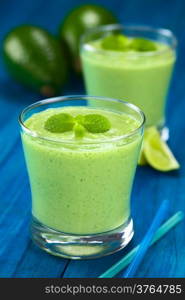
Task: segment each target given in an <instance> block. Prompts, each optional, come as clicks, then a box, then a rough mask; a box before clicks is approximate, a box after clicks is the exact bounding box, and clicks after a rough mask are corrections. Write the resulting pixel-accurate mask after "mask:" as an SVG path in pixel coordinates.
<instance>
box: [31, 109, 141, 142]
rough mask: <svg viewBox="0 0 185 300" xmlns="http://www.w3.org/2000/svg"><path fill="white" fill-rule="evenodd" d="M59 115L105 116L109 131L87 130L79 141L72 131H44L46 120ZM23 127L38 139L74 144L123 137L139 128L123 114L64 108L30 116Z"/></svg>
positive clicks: (137, 122)
mask: <svg viewBox="0 0 185 300" xmlns="http://www.w3.org/2000/svg"><path fill="white" fill-rule="evenodd" d="M60 113H68V114H70V115H71V116H73V117H74V118H75V117H77V116H79V115H80V116H81V115H82V116H85V115H89V114H100V115H101V116H105V117H106V118H107V119H108V120H109V121H110V124H111V127H110V130H108V131H106V132H104V133H91V132H88V131H87V130H86V131H85V134H84V137H83V139H82V140H81V141H79V140H77V139H76V138H75V135H74V132H73V131H72V130H69V131H66V132H62V133H53V132H50V131H48V130H46V129H45V122H46V121H47V119H48V118H49V117H51V116H53V115H56V114H60ZM25 125H26V126H27V127H28V128H29V129H30V130H32V131H34V132H35V133H36V134H38V135H39V136H40V137H44V138H49V139H53V140H57V141H61V142H62V141H63V142H65V140H69V141H71V142H75V143H78V142H80V143H84V142H91V141H92V142H93V141H94V142H96V141H97V142H102V141H106V140H110V139H115V138H116V137H117V138H119V137H121V136H123V135H126V134H130V133H131V132H132V131H134V130H135V129H136V128H138V126H139V121H138V120H136V119H134V118H133V117H132V116H130V115H128V114H125V113H122V114H120V113H116V112H113V111H109V110H103V109H93V108H85V107H80V106H76V107H66V108H65V107H64V108H51V109H47V110H45V111H43V112H40V113H37V114H34V115H32V117H31V118H29V119H28V120H27V121H26V122H25Z"/></svg>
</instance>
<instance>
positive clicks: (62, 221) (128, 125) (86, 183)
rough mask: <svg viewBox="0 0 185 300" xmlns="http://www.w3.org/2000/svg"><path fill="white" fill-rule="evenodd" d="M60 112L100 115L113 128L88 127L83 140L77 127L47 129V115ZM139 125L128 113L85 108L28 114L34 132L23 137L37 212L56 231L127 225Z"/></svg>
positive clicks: (86, 231) (94, 230)
mask: <svg viewBox="0 0 185 300" xmlns="http://www.w3.org/2000/svg"><path fill="white" fill-rule="evenodd" d="M61 112H62V113H68V114H70V115H71V116H73V117H76V116H78V115H80V116H81V117H82V116H86V115H88V114H101V116H104V117H106V118H107V119H108V120H109V122H110V129H109V130H107V131H106V132H103V133H92V132H88V131H87V130H86V131H85V133H84V136H83V138H76V136H75V135H74V132H73V131H67V132H63V133H53V132H50V131H48V130H47V129H46V127H45V124H46V121H47V120H48V118H49V117H51V116H53V115H55V114H59V113H61ZM140 125H141V124H139V121H138V120H137V119H135V118H134V117H133V116H131V115H129V114H126V113H118V112H114V111H110V110H108V109H100V108H98V109H95V108H90V107H81V106H75V107H74V106H71V107H70V106H69V107H63V108H50V109H46V110H44V111H42V112H39V113H35V114H33V115H32V116H31V117H30V118H28V119H27V120H26V121H25V126H26V127H27V128H28V129H29V130H31V131H32V132H33V133H35V136H31V135H30V134H27V133H26V132H24V133H22V141H23V146H24V152H25V157H26V163H27V167H28V172H29V178H30V183H31V191H32V203H33V208H32V212H33V216H34V217H35V218H36V219H37V220H38V221H39V222H41V223H42V224H44V225H46V226H48V227H50V228H52V229H54V230H58V231H61V232H64V233H72V234H93V233H101V232H106V231H110V230H112V229H114V228H117V227H118V226H120V225H122V224H124V222H126V221H127V220H128V218H129V216H130V193H131V187H132V182H133V178H134V173H135V168H136V165H137V161H138V154H139V151H140V145H141V139H142V136H141V133H139V132H137V130H136V129H137V128H138V127H139V126H140ZM135 130H136V131H135ZM132 132H133V133H132ZM131 133H132V134H131ZM126 135H127V136H126Z"/></svg>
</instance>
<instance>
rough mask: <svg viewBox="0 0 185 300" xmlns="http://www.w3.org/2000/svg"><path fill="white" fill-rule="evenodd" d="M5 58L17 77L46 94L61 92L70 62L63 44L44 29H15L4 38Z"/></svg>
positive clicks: (30, 27) (29, 26) (27, 27)
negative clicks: (67, 61)
mask: <svg viewBox="0 0 185 300" xmlns="http://www.w3.org/2000/svg"><path fill="white" fill-rule="evenodd" d="M3 57H4V61H5V64H6V66H7V69H8V70H9V72H10V73H11V74H12V76H13V77H14V78H15V79H16V80H18V81H19V82H20V83H22V84H24V85H26V86H28V87H30V88H32V89H34V90H35V91H37V92H40V93H41V94H43V95H46V96H52V95H55V94H57V93H58V92H59V90H60V88H61V86H62V85H63V84H64V83H65V81H66V77H67V64H66V59H65V56H64V53H63V52H62V48H61V44H60V42H59V41H58V40H57V39H56V38H55V37H53V36H52V35H51V34H49V33H48V32H47V31H46V30H44V29H42V28H39V27H36V26H31V25H22V26H19V27H16V28H14V29H13V30H12V31H11V32H10V33H8V34H7V36H6V37H5V39H4V41H3Z"/></svg>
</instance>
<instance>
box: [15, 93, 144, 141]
mask: <svg viewBox="0 0 185 300" xmlns="http://www.w3.org/2000/svg"><path fill="white" fill-rule="evenodd" d="M68 100H71V101H72V100H102V101H108V102H117V103H121V104H123V105H125V106H127V107H129V108H130V109H131V110H132V111H135V112H136V113H138V114H139V115H140V116H141V121H140V122H139V125H138V127H136V128H135V129H134V130H131V131H130V132H129V133H127V134H123V135H120V136H118V137H115V138H107V139H105V140H103V141H101V140H94V141H83V139H82V141H81V142H80V143H79V142H78V144H79V145H88V144H94V145H95V144H105V143H110V142H117V141H119V140H122V139H125V138H128V137H131V136H133V135H135V134H136V133H137V132H138V131H139V130H141V129H142V127H143V126H144V123H145V119H146V118H145V114H144V113H143V111H142V110H141V109H140V108H139V107H137V106H136V105H134V104H132V103H129V102H126V101H123V100H120V99H114V98H109V97H102V96H89V95H69V96H57V97H51V98H46V99H43V100H40V101H37V102H34V103H32V104H30V105H28V106H27V107H25V108H24V109H23V110H22V111H21V113H20V114H19V117H18V121H19V125H20V127H21V129H22V130H23V132H25V133H26V134H28V135H30V136H32V137H34V138H38V139H41V140H44V141H48V142H55V143H59V144H60V143H61V144H77V141H76V140H69V139H66V138H63V139H59V140H58V139H55V138H52V137H51V138H50V137H44V136H42V135H39V134H38V133H37V132H36V131H34V130H31V129H29V128H28V127H27V126H26V125H25V121H24V120H23V119H24V115H25V114H26V113H27V112H29V111H31V110H32V109H34V108H36V107H41V106H44V105H47V104H52V103H59V102H63V101H68ZM66 107H67V106H66Z"/></svg>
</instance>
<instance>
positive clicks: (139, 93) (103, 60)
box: [80, 25, 177, 130]
mask: <svg viewBox="0 0 185 300" xmlns="http://www.w3.org/2000/svg"><path fill="white" fill-rule="evenodd" d="M115 34H124V35H125V36H127V37H128V38H144V39H147V40H151V41H153V42H154V45H155V46H156V50H154V51H141V52H139V51H115V50H107V49H103V47H102V46H101V41H102V39H103V38H105V37H107V36H110V35H115ZM176 44H177V42H176V38H175V36H174V35H173V33H172V32H171V31H170V30H167V29H155V28H152V27H146V26H122V25H106V26H102V27H99V28H96V29H93V30H90V31H89V32H87V33H86V34H85V35H84V36H83V37H82V41H81V51H80V53H81V61H82V65H83V73H84V79H85V85H86V90H87V93H88V94H89V95H99V96H105V97H113V98H116V99H122V100H123V99H126V100H127V101H128V102H131V103H133V104H135V105H137V106H138V107H140V109H142V110H143V111H144V113H145V115H146V126H148V127H149V126H153V125H154V126H157V127H158V129H160V130H161V129H162V128H164V125H165V106H166V98H167V92H168V87H169V83H170V79H171V74H172V70H173V67H174V63H175V60H176Z"/></svg>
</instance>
